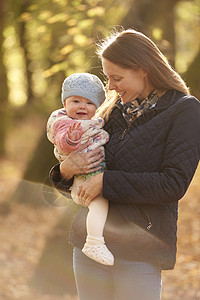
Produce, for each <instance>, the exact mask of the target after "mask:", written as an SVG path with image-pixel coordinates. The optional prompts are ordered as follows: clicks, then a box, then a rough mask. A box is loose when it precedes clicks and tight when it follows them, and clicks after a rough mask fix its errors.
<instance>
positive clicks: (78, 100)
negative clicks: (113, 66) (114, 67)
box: [47, 73, 114, 265]
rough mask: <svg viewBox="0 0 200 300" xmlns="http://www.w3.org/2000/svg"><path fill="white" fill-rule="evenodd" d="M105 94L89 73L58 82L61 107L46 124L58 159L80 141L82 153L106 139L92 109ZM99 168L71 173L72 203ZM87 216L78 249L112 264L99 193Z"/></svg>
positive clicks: (104, 204)
mask: <svg viewBox="0 0 200 300" xmlns="http://www.w3.org/2000/svg"><path fill="white" fill-rule="evenodd" d="M105 97H106V94H105V89H104V86H103V84H102V82H101V80H100V79H99V78H98V77H97V76H95V75H92V74H89V73H75V74H72V75H71V76H69V77H67V78H66V79H65V80H64V82H63V84H62V103H63V106H64V108H62V109H58V110H56V111H54V112H53V113H52V114H51V116H50V117H49V120H48V123H47V137H48V139H49V140H50V142H52V143H53V144H54V146H55V147H54V154H55V156H56V158H57V159H58V160H59V161H60V162H62V161H63V160H64V159H65V158H66V156H67V155H68V154H69V153H70V152H71V151H75V150H77V149H79V147H80V145H81V144H85V143H86V142H88V141H89V146H88V147H87V148H85V149H84V150H83V152H88V151H91V150H93V149H95V148H97V147H100V148H101V149H102V151H104V147H103V145H104V144H105V143H107V141H108V140H109V135H108V133H107V132H106V131H105V130H103V129H102V127H103V125H104V120H103V119H102V118H99V117H98V118H97V117H95V112H96V109H97V108H98V107H99V106H100V105H101V104H102V103H103V102H104V100H105ZM101 166H102V169H101V170H100V171H97V172H95V173H91V174H86V175H75V176H74V183H73V185H72V187H71V196H72V199H73V200H74V202H76V203H77V204H80V202H79V200H78V196H77V190H78V187H79V186H80V185H81V184H82V183H83V181H84V180H86V179H87V178H89V177H90V176H92V175H95V174H97V173H98V172H103V170H104V169H105V162H103V163H102V164H101ZM88 208H89V212H88V215H87V222H86V228H87V238H86V243H85V245H84V247H83V249H82V252H83V253H84V254H85V255H87V256H88V257H90V258H91V259H93V260H95V261H97V262H99V263H101V264H104V265H113V264H114V257H113V255H112V253H111V252H110V251H109V250H108V248H107V247H106V245H105V242H104V238H103V230H104V226H105V222H106V218H107V214H108V201H107V200H106V199H104V198H103V197H102V196H100V195H99V196H97V197H96V198H94V199H93V200H92V201H91V202H90V204H89V206H88Z"/></svg>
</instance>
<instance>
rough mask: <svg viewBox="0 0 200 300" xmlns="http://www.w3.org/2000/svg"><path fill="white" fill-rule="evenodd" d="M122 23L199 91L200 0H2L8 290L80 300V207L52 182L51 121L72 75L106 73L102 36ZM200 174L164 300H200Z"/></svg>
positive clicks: (2, 182) (1, 188) (0, 144)
mask: <svg viewBox="0 0 200 300" xmlns="http://www.w3.org/2000/svg"><path fill="white" fill-rule="evenodd" d="M113 26H115V27H119V26H123V27H124V28H125V29H127V28H129V27H133V28H135V29H138V30H141V31H142V32H143V33H145V34H146V35H148V36H149V37H150V38H152V39H153V40H154V42H155V43H156V44H157V45H158V46H159V48H160V49H161V50H162V52H163V53H164V54H165V55H166V57H167V58H168V60H169V61H170V63H171V64H172V66H173V67H175V68H176V70H177V71H178V72H179V73H180V74H181V75H182V77H183V78H184V79H185V80H186V82H187V84H188V86H189V87H190V89H191V93H192V94H193V95H194V96H196V97H197V98H199V99H200V76H199V69H200V52H199V46H200V45H199V41H200V1H199V0H162V1H157V0H123V1H121V0H83V1H81V0H71V1H70V0H40V1H39V0H1V1H0V88H1V92H0V168H1V173H0V216H1V218H0V240H1V245H0V266H1V267H0V278H1V280H0V299H24V300H33V299H34V300H35V299H38V300H57V299H63V300H67V299H69V300H72V299H77V295H76V289H75V284H74V277H73V272H72V249H71V246H70V245H68V243H67V235H68V232H69V228H70V223H71V220H72V218H73V216H74V213H75V211H76V209H77V207H76V206H75V205H74V204H73V203H69V204H67V203H66V200H65V199H63V198H62V196H59V195H58V193H56V192H55V191H54V190H53V189H52V188H51V186H50V183H49V181H48V172H49V170H50V168H51V167H52V166H53V165H54V164H56V163H57V162H56V160H55V158H54V156H53V148H52V145H51V144H50V143H49V142H48V141H47V139H46V132H45V125H46V121H47V118H48V116H49V114H50V112H51V111H53V110H54V109H56V108H58V107H61V101H60V91H61V84H62V81H63V79H64V78H65V77H66V76H68V75H70V74H72V73H74V72H91V73H93V74H96V75H98V76H100V77H101V65H100V62H99V61H98V60H97V57H96V55H95V43H96V42H97V41H98V40H100V39H102V38H103V37H105V36H106V35H107V34H108V33H109V32H110V31H111V30H112V28H113ZM199 179H200V170H199V168H198V169H197V172H196V174H195V177H194V179H193V181H192V184H191V186H190V188H189V190H188V192H187V193H186V195H185V196H184V198H183V199H182V200H181V202H180V208H179V210H180V214H179V215H180V217H179V230H178V257H177V264H176V267H175V270H173V271H166V272H163V291H162V300H172V299H173V300H174V299H175V300H179V299H182V300H183V299H184V300H189V299H192V300H195V299H200V288H199V278H200V263H199V261H200V244H199V242H200V229H199V228H200V219H199V214H200V208H199V200H200V181H199ZM88 276H89V275H88ZM141 300H142V299H141Z"/></svg>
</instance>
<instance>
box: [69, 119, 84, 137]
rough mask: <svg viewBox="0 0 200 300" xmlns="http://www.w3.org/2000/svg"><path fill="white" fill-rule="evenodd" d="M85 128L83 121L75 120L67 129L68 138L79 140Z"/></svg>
mask: <svg viewBox="0 0 200 300" xmlns="http://www.w3.org/2000/svg"><path fill="white" fill-rule="evenodd" d="M83 132H84V131H83V128H82V126H81V123H78V122H74V123H73V124H72V125H70V126H69V127H68V129H67V138H68V139H70V140H72V141H77V140H79V139H80V138H81V137H82V135H83Z"/></svg>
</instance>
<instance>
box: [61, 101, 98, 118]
mask: <svg viewBox="0 0 200 300" xmlns="http://www.w3.org/2000/svg"><path fill="white" fill-rule="evenodd" d="M64 108H65V109H66V112H67V115H68V116H69V117H70V118H72V119H76V120H89V119H91V118H92V117H94V115H95V112H96V105H95V104H94V103H93V102H91V101H90V100H88V99H86V98H84V97H80V96H71V97H68V98H67V99H66V100H65V102H64Z"/></svg>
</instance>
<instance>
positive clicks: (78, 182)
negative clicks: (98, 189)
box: [71, 177, 84, 205]
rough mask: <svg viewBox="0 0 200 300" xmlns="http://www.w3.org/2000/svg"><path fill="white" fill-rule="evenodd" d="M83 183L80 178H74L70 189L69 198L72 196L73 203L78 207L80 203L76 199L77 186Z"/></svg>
mask: <svg viewBox="0 0 200 300" xmlns="http://www.w3.org/2000/svg"><path fill="white" fill-rule="evenodd" d="M83 182H84V180H83V178H81V177H74V182H73V185H72V187H71V196H72V199H73V201H74V202H75V203H76V204H79V205H80V202H79V199H78V196H77V191H78V188H79V186H80V185H81V184H82V183H83Z"/></svg>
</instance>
